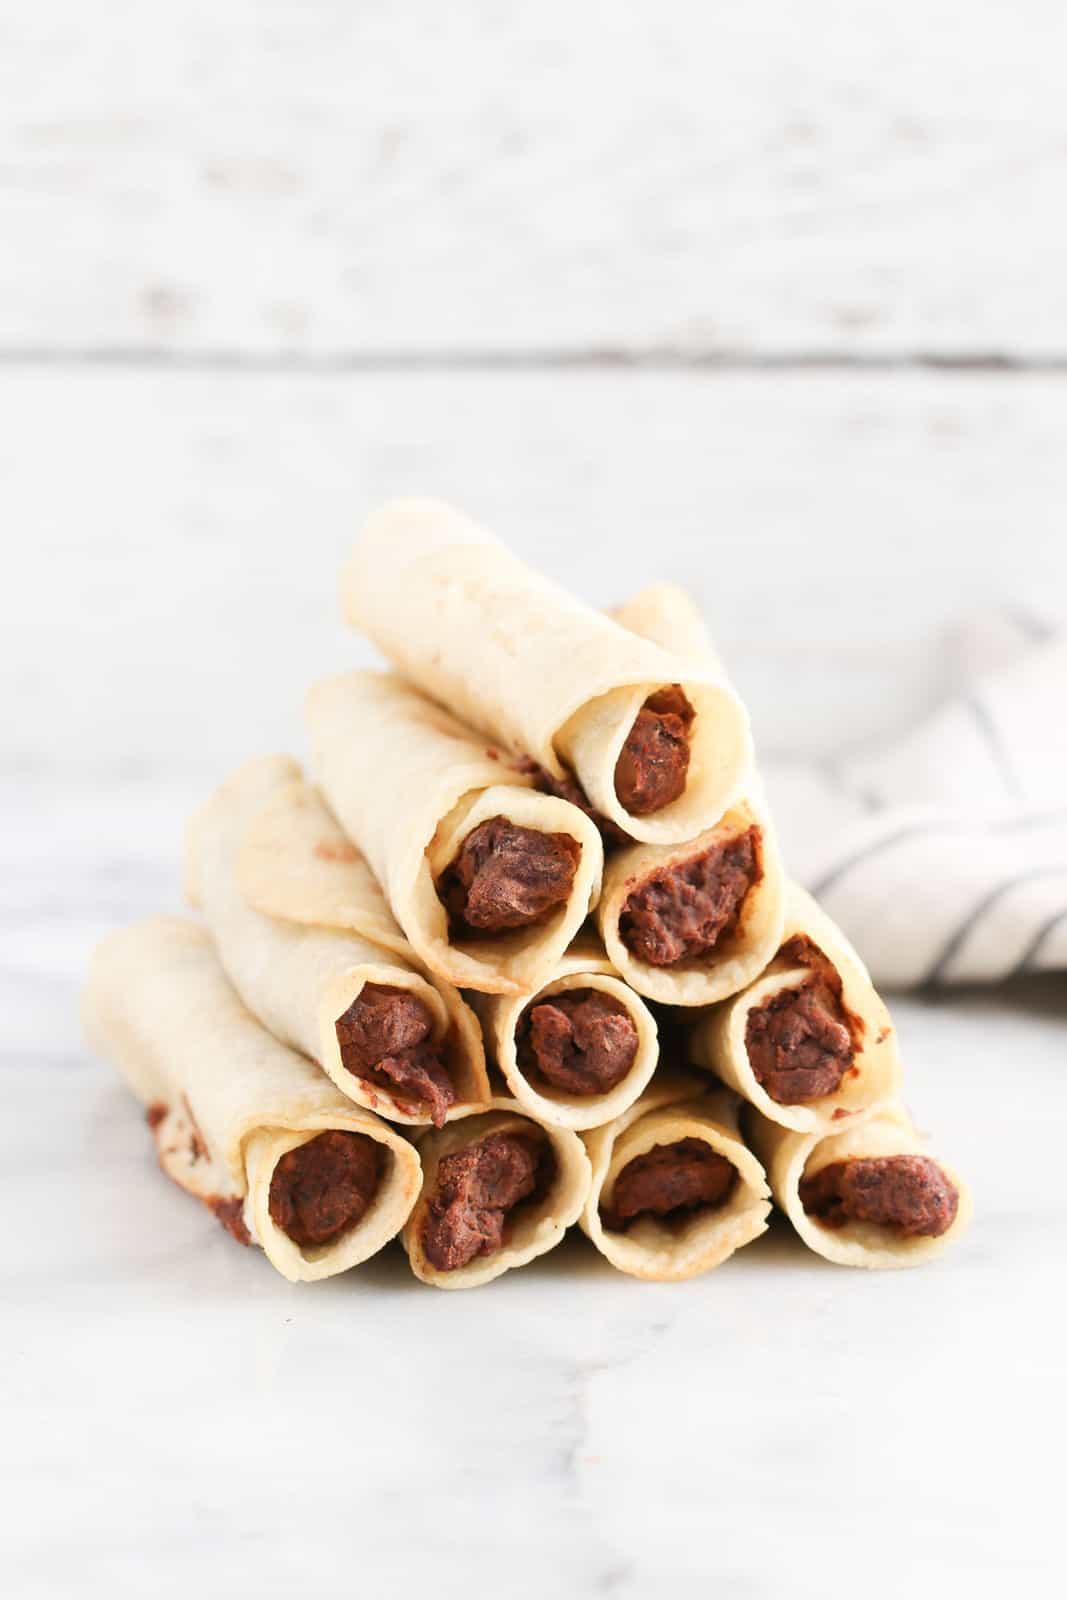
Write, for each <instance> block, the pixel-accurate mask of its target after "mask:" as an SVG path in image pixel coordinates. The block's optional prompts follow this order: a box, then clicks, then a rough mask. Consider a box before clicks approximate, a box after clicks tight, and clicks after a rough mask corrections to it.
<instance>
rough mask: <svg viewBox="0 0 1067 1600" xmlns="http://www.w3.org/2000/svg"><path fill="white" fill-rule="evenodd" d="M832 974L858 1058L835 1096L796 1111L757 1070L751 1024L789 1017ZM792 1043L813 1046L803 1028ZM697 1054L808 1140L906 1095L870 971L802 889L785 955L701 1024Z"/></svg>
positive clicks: (793, 897) (793, 893) (791, 892)
mask: <svg viewBox="0 0 1067 1600" xmlns="http://www.w3.org/2000/svg"><path fill="white" fill-rule="evenodd" d="M824 974H826V975H827V976H828V977H829V983H830V985H831V988H832V990H839V993H837V994H836V1003H835V1001H834V999H831V1000H830V1003H831V1005H832V1006H833V1014H834V1016H835V1018H836V1021H837V1023H838V1025H839V1026H841V1027H844V1028H845V1029H847V1032H848V1034H849V1036H850V1044H851V1058H850V1060H849V1064H848V1065H847V1067H846V1069H845V1071H844V1076H843V1077H842V1078H841V1081H840V1083H839V1085H838V1086H837V1087H836V1088H835V1089H833V1090H831V1091H830V1092H829V1093H826V1094H822V1095H819V1096H818V1097H817V1098H813V1099H810V1100H803V1101H798V1102H797V1103H793V1104H788V1103H785V1102H783V1101H780V1100H776V1099H774V1098H773V1097H772V1095H771V1094H770V1093H769V1092H768V1090H767V1089H766V1088H765V1087H764V1085H763V1084H762V1083H761V1082H760V1080H759V1077H758V1076H757V1074H756V1072H755V1071H754V1070H753V1064H752V1061H751V1060H750V1058H749V1042H750V1023H751V1019H752V1018H753V1017H754V1016H755V1017H756V1018H757V1021H758V1020H759V1019H760V1018H764V1017H773V1016H774V1015H775V1013H776V1012H778V1014H779V1015H782V1013H781V1012H780V1011H779V1009H778V1008H781V1007H783V1006H786V1007H788V1005H789V1001H790V1000H791V999H793V998H799V997H801V996H803V995H804V994H805V993H806V992H808V991H811V990H813V989H814V988H815V986H817V985H818V984H819V983H820V981H821V980H822V978H823V975H824ZM782 1036H783V1037H788V1035H786V1034H783V1035H782ZM792 1037H793V1038H794V1040H795V1043H796V1045H798V1046H800V1047H801V1048H803V1047H804V1046H805V1045H807V1043H808V1034H807V1031H806V1030H805V1029H804V1028H803V1025H801V1027H800V1028H798V1029H796V1030H795V1031H794V1033H793V1035H792ZM690 1048H691V1057H692V1060H693V1061H695V1062H697V1063H698V1064H699V1065H701V1066H704V1067H708V1068H710V1070H711V1071H712V1072H714V1073H715V1074H716V1075H717V1076H718V1077H719V1078H721V1079H722V1080H723V1082H724V1083H728V1084H729V1085H730V1087H731V1088H733V1089H736V1090H737V1092H738V1093H739V1094H741V1095H743V1096H744V1098H745V1099H746V1100H747V1101H749V1102H750V1103H751V1104H752V1105H754V1106H755V1107H756V1108H757V1110H759V1111H761V1112H762V1113H763V1115H764V1116H765V1117H768V1118H770V1120H771V1121H772V1122H778V1123H781V1125H782V1126H783V1127H785V1128H795V1129H796V1130H797V1131H798V1132H801V1133H829V1132H831V1131H833V1129H834V1127H835V1126H839V1125H840V1123H841V1122H842V1121H843V1120H844V1119H845V1118H852V1117H855V1116H863V1115H865V1114H867V1113H868V1112H870V1111H871V1110H872V1109H873V1108H874V1107H875V1106H877V1105H880V1104H883V1103H885V1102H886V1101H889V1100H892V1099H894V1098H895V1096H896V1095H897V1094H898V1092H899V1088H900V1052H899V1050H898V1046H897V1035H896V1030H895V1028H894V1027H893V1023H892V1019H891V1018H890V1015H889V1012H888V1011H887V1010H886V1007H885V1005H884V1004H883V1003H882V1000H881V999H880V997H879V995H878V993H877V991H876V990H875V988H874V985H873V984H872V983H871V979H870V975H869V973H868V971H867V969H866V967H865V966H864V965H863V962H862V961H861V960H860V958H859V956H858V955H857V954H856V952H855V950H854V949H853V947H852V945H851V944H850V943H849V941H848V940H847V939H846V938H845V936H844V934H843V933H842V932H841V930H840V929H839V928H838V927H837V925H836V924H835V923H834V922H833V921H832V920H831V918H830V917H828V916H827V915H826V913H825V912H824V911H823V910H822V909H821V908H820V907H819V906H818V905H816V903H815V901H814V900H813V899H812V898H811V896H810V895H809V894H806V893H805V891H804V890H803V889H801V888H800V887H799V886H798V885H797V884H795V883H794V884H790V885H789V886H788V891H787V896H786V917H785V926H784V928H783V930H782V943H781V946H780V948H779V950H778V953H777V955H776V956H775V957H774V959H773V960H772V961H771V963H770V965H769V966H768V968H767V970H766V971H765V972H764V973H762V974H761V976H760V977H759V978H757V979H756V980H755V982H754V983H750V984H749V985H748V987H747V988H746V989H744V990H742V992H741V993H740V994H738V995H735V996H734V997H733V998H732V999H731V1000H728V1001H726V1002H725V1004H723V1005H720V1006H717V1007H716V1008H715V1009H714V1010H713V1011H711V1012H709V1013H708V1014H707V1015H706V1016H704V1017H701V1018H700V1020H699V1021H698V1022H697V1024H696V1026H695V1027H694V1029H693V1032H692V1035H691V1038H690Z"/></svg>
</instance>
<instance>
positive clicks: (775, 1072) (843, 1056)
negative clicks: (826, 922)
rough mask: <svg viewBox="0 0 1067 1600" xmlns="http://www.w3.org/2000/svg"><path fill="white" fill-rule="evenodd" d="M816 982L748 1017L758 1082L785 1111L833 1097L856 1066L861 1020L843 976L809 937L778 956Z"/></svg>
mask: <svg viewBox="0 0 1067 1600" xmlns="http://www.w3.org/2000/svg"><path fill="white" fill-rule="evenodd" d="M778 954H779V956H780V957H782V958H784V959H785V960H786V961H787V962H788V963H789V964H790V965H791V966H793V965H797V966H806V967H809V968H810V969H811V977H810V978H809V979H808V980H807V982H805V983H804V984H803V985H802V986H801V987H799V988H796V989H784V990H781V991H780V992H779V993H778V994H776V995H773V996H772V998H771V999H770V1000H768V1001H767V1002H766V1003H765V1004H764V1005H762V1006H758V1007H756V1008H755V1009H754V1010H752V1011H750V1012H749V1014H748V1022H747V1024H746V1027H745V1047H746V1049H747V1051H748V1059H749V1063H750V1065H751V1067H752V1071H753V1073H754V1074H755V1076H756V1079H757V1081H758V1082H759V1083H760V1084H762V1086H763V1088H764V1089H766V1091H767V1093H768V1094H769V1095H770V1097H771V1099H772V1100H777V1102H778V1104H779V1105H784V1106H793V1105H802V1104H803V1103H804V1102H805V1101H807V1100H818V1099H820V1098H821V1097H822V1096H823V1095H827V1094H833V1093H834V1092H835V1091H836V1090H837V1089H838V1088H839V1087H840V1085H841V1080H842V1079H843V1078H844V1076H845V1073H846V1072H847V1071H848V1069H849V1067H851V1065H852V1059H853V1055H854V1053H855V1051H854V1041H853V1032H854V1031H856V1030H858V1027H859V1022H858V1019H854V1018H852V1017H851V1016H850V1014H849V1013H848V1012H847V1011H846V1010H845V1006H844V1003H843V1001H842V998H841V995H842V989H841V975H840V973H839V972H838V970H837V968H836V967H835V966H834V964H833V962H832V961H828V960H827V958H826V956H824V955H823V953H822V951H821V950H820V949H819V948H818V946H817V945H816V944H814V943H813V942H812V941H811V940H810V939H808V938H807V937H805V936H804V935H803V934H798V935H797V936H796V937H795V938H793V939H790V940H789V941H788V942H787V943H786V944H784V945H783V946H782V948H781V950H780V951H779V952H778Z"/></svg>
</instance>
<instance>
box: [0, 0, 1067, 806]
mask: <svg viewBox="0 0 1067 1600" xmlns="http://www.w3.org/2000/svg"><path fill="white" fill-rule="evenodd" d="M1065 47H1067V12H1065V11H1064V9H1063V8H1062V7H1061V6H1060V5H1058V4H1055V3H1048V4H1042V3H1037V0H1029V3H1025V4H1020V5H1017V6H1014V7H1011V8H1008V7H1002V6H999V5H981V4H979V5H974V4H967V3H964V0H921V3H920V0H912V3H907V4H901V5H897V6H894V7H887V6H885V5H884V4H881V3H878V4H862V3H861V4H853V5H849V6H844V5H837V4H831V3H829V0H810V3H809V4H807V5H805V6H803V7H787V6H782V5H780V4H774V3H772V0H747V3H745V4H739V5H733V4H722V5H716V6H707V5H705V4H702V3H697V0H692V3H685V4H675V5H672V6H666V7H664V6H658V7H653V6H649V5H647V4H639V5H633V4H614V5H597V6H589V7H581V6H574V5H572V4H567V3H562V0H549V3H545V4H541V5H539V6H537V7H526V8H518V7H501V6H499V5H497V4H493V3H491V0H457V3H456V4H453V5H450V6H448V7H433V6H428V5H419V4H414V3H402V4H397V3H396V0H388V3H368V0H364V3H362V4H360V5H359V6H352V5H350V4H347V3H344V0H312V3H307V0H273V3H270V4H263V3H251V0H247V3H240V0H234V3H231V4H228V5H226V6H218V5H216V4H214V3H209V0H182V3H177V0H169V3H155V4H143V3H140V4H138V3H121V0H116V3H115V4H113V5H110V6H109V7H107V8H106V10H105V11H104V12H101V11H100V10H99V8H90V7H85V6H82V5H80V4H77V3H76V0H43V3H39V4H36V5H35V6H34V7H32V8H21V9H20V10H19V11H18V12H17V13H16V11H15V10H13V9H12V10H9V11H8V12H6V13H5V14H4V15H3V16H2V17H0V140H2V142H0V495H2V507H0V516H2V525H3V529H4V534H5V542H6V545H7V548H8V550H9V552H10V554H9V559H8V561H7V563H6V571H5V582H4V584H3V586H2V589H0V617H2V623H3V634H2V637H3V639H4V650H5V655H6V656H7V661H6V663H5V671H4V674H3V683H4V688H3V693H4V697H5V734H6V736H5V744H4V766H5V771H6V773H7V774H8V776H10V777H16V778H17V777H20V776H22V775H26V774H31V773H32V774H38V775H40V776H42V777H47V776H48V775H49V774H53V775H63V774H69V773H77V774H84V775H89V774H92V775H94V776H96V777H101V778H107V777H109V776H121V775H123V774H130V773H140V774H142V775H144V774H145V773H160V774H166V773H176V774H184V773H196V774H200V773H203V774H205V775H206V774H208V773H214V772H217V771H218V770H219V769H220V768H221V766H223V765H224V764H225V763H227V762H229V761H231V760H233V759H234V758H235V757H236V756H238V755H239V754H243V753H244V752H246V751H248V750H253V749H257V748H260V747H262V746H263V745H264V744H275V745H276V744H293V743H294V742H298V740H299V722H298V710H299V702H300V696H301V693H302V689H303V685H304V683H305V682H306V681H307V679H308V678H309V677H311V676H312V675H313V674H314V673H316V672H318V671H320V670H325V669H330V668H333V667H334V666H337V665H340V664H343V663H344V662H346V661H349V660H352V659H355V658H356V657H357V655H358V653H359V646H358V644H357V643H356V641H354V640H353V639H351V638H350V637H346V636H345V635H344V634H343V632H342V631H341V629H340V627H339V626H338V624H337V623H336V622H335V620H334V600H333V586H334V575H335V569H336V566H337V563H338V559H339V557H340V555H341V553H342V551H343V550H344V548H345V545H346V542H347V540H348V539H349V537H350V536H351V532H352V529H353V527H354V525H355V523H356V520H357V519H358V517H359V516H360V515H361V514H362V513H363V512H364V511H365V510H366V508H367V507H368V506H369V505H370V504H372V503H373V502H374V501H376V500H377V499H379V498H381V496H383V495H384V494H387V493H393V492H409V491H421V490H428V491H440V492H445V493H449V494H453V495H455V496H456V497H458V498H459V499H461V500H462V501H463V502H464V503H465V504H467V505H469V506H470V507H472V508H473V509H475V510H476V511H479V512H481V513H483V514H484V515H485V516H486V517H488V518H489V519H490V521H492V522H493V523H494V524H495V525H496V526H498V527H499V529H500V530H501V531H502V532H503V533H504V534H505V535H506V536H507V537H509V538H510V539H512V540H513V541H514V542H515V544H516V545H517V546H518V547H519V548H520V549H521V550H523V551H524V552H525V553H527V554H529V555H530V556H531V557H533V558H534V559H535V560H536V561H538V562H539V563H540V564H542V565H544V566H546V567H548V568H549V569H551V570H552V571H554V572H555V573H556V574H557V575H558V576H559V577H561V578H563V579H564V580H565V581H568V582H570V583H572V584H574V585H575V586H576V587H577V588H579V589H580V590H581V591H582V592H583V593H585V594H587V595H588V596H589V598H591V599H595V600H598V601H604V602H606V601H610V600H613V599H616V598H618V597H619V596H620V595H621V594H623V593H625V592H626V591H627V590H628V589H630V588H632V587H634V586H635V585H637V584H639V583H641V582H643V581H646V580H647V579H648V578H650V577H653V576H655V575H657V574H659V573H663V572H673V573H676V574H678V575H680V576H682V577H683V578H685V579H687V580H688V581H690V582H692V583H693V584H694V585H695V587H696V588H697V589H698V590H699V592H700V594H701V597H702V599H703V600H704V602H705V604H706V606H707V608H708V612H709V616H710V618H711V620H712V622H713V625H714V626H715V629H716V632H717V633H718V635H719V637H720V639H721V641H722V643H723V645H724V646H725V648H726V649H727V651H728V652H729V654H730V656H731V659H732V661H733V664H734V667H735V670H736V673H737V675H738V677H739V679H740V682H741V685H742V687H743V689H744V690H745V691H746V693H747V694H748V696H749V698H750V700H751V703H752V707H753V711H754V715H755V719H756V725H757V730H758V732H759V734H760V736H761V740H762V742H763V744H764V747H765V749H768V750H772V751H779V750H789V749H795V748H800V747H803V746H806V745H808V744H810V743H812V742H814V744H815V745H816V747H817V748H819V749H830V748H833V747H834V746H835V745H838V744H840V743H841V742H842V741H843V740H853V739H859V738H862V737H864V736H869V735H871V734H875V733H877V732H879V731H881V730H882V729H884V728H891V727H895V726H898V725H900V724H902V723H903V722H905V721H906V720H907V719H908V718H909V717H910V716H912V715H914V713H915V711H916V710H917V709H919V708H921V707H922V706H925V705H928V704H930V703H932V702H933V701H934V700H935V699H936V698H937V696H938V695H939V694H940V693H942V692H943V690H944V688H945V687H946V686H948V685H949V684H950V683H951V681H952V675H951V630H952V626H953V624H954V622H955V621H956V620H958V619H959V618H960V617H961V616H963V615H965V614H966V613H967V612H968V611H969V610H972V609H974V608H981V607H984V606H989V605H1002V604H1004V605H1016V606H1024V607H1028V608H1031V609H1039V610H1042V611H1045V612H1049V611H1051V612H1053V613H1055V612H1058V611H1060V610H1062V609H1063V608H1064V605H1065V591H1067V534H1065V529H1064V516H1063V509H1064V505H1065V503H1067V495H1065V490H1067V449H1065V442H1067V367H1065V361H1067V225H1065V221H1064V218H1065V201H1067V184H1065V175H1067V101H1065V97H1064V94H1063V81H1064V79H1063V64H1064V61H1065V60H1067V48H1065ZM945 368H949V369H950V370H945ZM813 369H826V370H813Z"/></svg>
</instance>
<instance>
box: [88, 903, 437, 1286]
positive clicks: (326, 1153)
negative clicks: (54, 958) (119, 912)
mask: <svg viewBox="0 0 1067 1600" xmlns="http://www.w3.org/2000/svg"><path fill="white" fill-rule="evenodd" d="M83 1014H84V1020H85V1030H86V1035H87V1037H88V1039H89V1042H90V1044H91V1046H92V1048H93V1049H94V1050H96V1051H97V1052H98V1053H99V1054H100V1055H102V1056H105V1057H108V1058H109V1059H110V1060H111V1061H113V1063H114V1064H115V1066H116V1067H117V1068H118V1070H119V1071H120V1072H121V1073H122V1075H123V1076H124V1077H125V1079H126V1080H127V1082H128V1083H129V1085H130V1088H131V1089H132V1090H133V1092H134V1093H135V1094H136V1095H137V1097H138V1099H140V1101H141V1102H142V1104H143V1105H144V1107H145V1111H146V1116H147V1119H148V1124H149V1127H150V1128H151V1129H152V1132H153V1134H154V1136H155V1140H156V1145H157V1149H158V1153H159V1162H160V1165H161V1167H162V1168H163V1171H164V1172H165V1173H166V1174H167V1176H168V1177H169V1178H172V1179H173V1180H174V1182H175V1183H177V1184H180V1185H181V1187H182V1188H183V1189H187V1190H188V1191H189V1193H190V1194H192V1195H195V1196H196V1198H197V1199H198V1200H201V1201H203V1203H204V1204H205V1205H207V1206H209V1207H210V1208H211V1210H212V1211H213V1212H214V1213H215V1215H216V1216H217V1217H218V1219H219V1221H220V1222H221V1223H222V1224H223V1226H224V1227H225V1228H227V1229H228V1231H229V1232H230V1233H231V1234H232V1235H233V1236H234V1238H236V1239H238V1240H239V1241H240V1242H241V1243H242V1244H251V1243H256V1244H258V1245H260V1246H261V1247H262V1249H263V1251H264V1253H265V1255H266V1256H267V1259H268V1260H269V1261H270V1263H271V1265H272V1266H274V1267H276V1268H277V1269H278V1271H279V1272H280V1273H281V1274H282V1275H283V1277H286V1278H288V1279H290V1281H291V1282H294V1283H297V1282H307V1281H310V1280H312V1279H316V1278H328V1277H330V1276H332V1275H333V1274H334V1273H336V1272H344V1271H346V1270H347V1269H348V1268H349V1267H354V1266H356V1265H358V1263H359V1262H361V1261H365V1260H366V1259H367V1257H368V1256H372V1255H373V1254H374V1253H375V1251H377V1250H380V1249H381V1248H382V1246H383V1245H384V1244H386V1243H388V1241H389V1240H390V1239H392V1238H393V1237H395V1235H396V1234H397V1233H398V1232H399V1230H400V1228H401V1227H402V1225H403V1223H404V1221H405V1219H406V1218H407V1216H408V1214H409V1212H410V1211H411V1208H412V1206H413V1205H414V1203H415V1199H416V1197H417V1195H418V1192H419V1187H420V1183H421V1176H422V1175H421V1168H420V1165H419V1158H418V1154H417V1152H416V1151H415V1149H414V1147H413V1146H412V1145H411V1144H410V1143H409V1142H408V1141H407V1140H406V1139H405V1138H404V1137H403V1136H402V1135H401V1134H399V1133H398V1132H397V1131H396V1130H395V1129H394V1128H390V1127H389V1126H388V1124H387V1123H385V1122H382V1121H381V1119H380V1118H378V1117H375V1116H372V1115H371V1113H370V1112H368V1111H365V1110H363V1109H362V1108H361V1107H359V1106H356V1105H354V1104H353V1103H352V1101H351V1100H349V1099H347V1098H346V1097H345V1096H344V1095H342V1094H339V1093H338V1092H337V1090H336V1089H335V1087H334V1086H333V1084H332V1083H331V1082H330V1080H329V1079H328V1078H327V1077H325V1076H324V1075H323V1074H322V1073H321V1072H320V1071H319V1070H318V1068H317V1067H316V1066H315V1065H314V1064H313V1063H312V1062H310V1061H307V1060H306V1059H305V1058H304V1057H303V1056H300V1055H298V1054H297V1053H296V1052H295V1051H294V1050H290V1049H288V1047H287V1046H286V1045H284V1044H282V1043H280V1041H279V1040H277V1039H275V1038H274V1037H273V1036H272V1035H271V1034H270V1033H268V1032H267V1030H266V1029H265V1028H263V1027H261V1026H260V1024H259V1023H258V1022H257V1021H256V1020H255V1018H254V1017H252V1016H251V1015H250V1013H249V1012H248V1011H247V1010H246V1009H245V1007H244V1006H243V1005H242V1004H241V1001H240V1000H239V998H238V996H237V995H236V993H235V992H234V990H233V989H232V988H231V986H230V984H229V982H228V980H227V978H226V976H225V974H224V972H223V970H222V967H221V965H220V964H219V961H218V958H217V956H216V954H215V951H214V948H213V946H212V942H211V939H210V937H209V935H208V934H207V932H206V931H205V930H204V929H203V928H201V927H200V926H198V925H197V924H196V923H193V922H187V921H185V920H183V919H181V918H178V917H152V918H149V919H148V920H147V921H144V922H137V923H134V924H133V926H132V927H128V928H124V929H122V930H121V931H120V932H118V933H113V934H111V935H109V937H108V938H106V939H105V940H104V941H103V943H102V944H101V945H100V946H99V948H98V949H97V951H96V953H95V954H94V956H93V960H92V965H91V967H90V972H89V982H88V987H87V989H86V992H85V996H84V1002H83Z"/></svg>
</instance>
